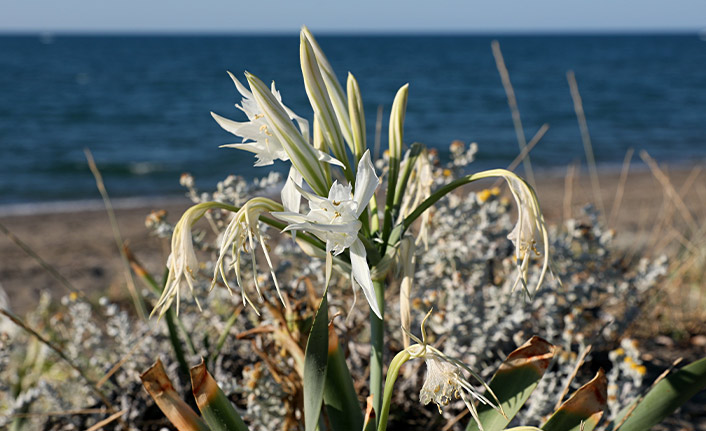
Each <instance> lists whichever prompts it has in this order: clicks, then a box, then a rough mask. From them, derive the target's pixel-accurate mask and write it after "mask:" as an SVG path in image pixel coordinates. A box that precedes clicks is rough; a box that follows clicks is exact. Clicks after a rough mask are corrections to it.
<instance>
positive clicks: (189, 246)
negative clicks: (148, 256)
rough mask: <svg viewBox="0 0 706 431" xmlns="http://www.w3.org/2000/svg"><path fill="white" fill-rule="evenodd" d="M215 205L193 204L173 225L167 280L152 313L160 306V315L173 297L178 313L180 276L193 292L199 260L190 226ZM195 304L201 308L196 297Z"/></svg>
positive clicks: (208, 203) (211, 203)
mask: <svg viewBox="0 0 706 431" xmlns="http://www.w3.org/2000/svg"><path fill="white" fill-rule="evenodd" d="M216 205H217V204H216V203H214V202H207V203H202V204H198V205H194V206H192V207H191V208H189V209H188V210H186V211H185V212H184V214H183V215H182V216H181V219H179V222H178V223H177V224H176V226H174V232H173V233H172V252H171V254H170V255H169V257H168V258H167V268H168V269H169V275H168V276H167V282H166V283H165V285H164V290H163V291H162V296H161V297H160V298H159V301H157V305H155V306H154V310H153V311H152V313H153V314H154V312H155V311H157V309H158V308H160V311H159V314H160V316H161V315H162V314H164V313H165V312H166V311H167V310H168V309H169V307H170V306H171V305H172V301H173V300H174V299H175V298H176V303H177V313H179V305H180V295H179V293H180V292H179V291H180V289H179V287H180V285H181V281H182V278H183V279H184V280H186V284H187V285H188V286H189V290H190V291H191V293H192V294H193V292H194V281H195V279H196V277H195V273H196V271H197V270H198V266H199V261H198V259H197V258H196V253H194V244H193V241H192V237H191V226H192V225H193V224H194V223H196V222H197V221H198V220H199V219H200V218H201V217H203V215H204V214H205V213H206V211H207V210H208V209H210V208H212V207H214V206H216ZM196 304H197V305H199V308H201V305H200V304H199V302H198V299H197V300H196Z"/></svg>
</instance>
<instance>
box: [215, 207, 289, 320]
mask: <svg viewBox="0 0 706 431" xmlns="http://www.w3.org/2000/svg"><path fill="white" fill-rule="evenodd" d="M279 209H281V206H280V205H279V204H277V203H276V202H274V201H272V200H270V199H267V198H253V199H251V200H249V201H248V202H246V203H245V205H243V206H242V207H241V208H240V210H238V212H237V213H235V215H234V216H233V218H232V219H231V221H230V223H229V224H228V227H227V228H226V230H225V232H223V236H222V239H221V247H220V252H219V256H218V261H217V262H216V267H215V269H214V272H213V281H212V282H211V289H213V287H214V286H215V284H216V280H217V279H218V275H219V274H220V275H221V278H222V279H223V282H224V283H225V285H226V287H227V288H228V290H229V291H232V289H231V287H230V284H228V279H227V277H226V274H227V272H228V271H227V268H226V266H225V257H226V255H227V254H228V250H229V249H230V250H231V253H232V256H233V259H234V262H233V264H232V266H233V269H234V270H235V277H236V281H237V283H238V287H240V291H241V295H242V297H243V304H245V303H248V304H250V305H251V306H252V307H253V309H255V311H256V312H257V307H255V304H253V302H252V301H251V300H250V297H249V296H248V294H247V292H246V291H245V289H244V287H243V281H242V277H241V272H240V254H241V252H242V251H246V250H247V251H248V252H249V253H250V258H251V262H252V272H253V279H254V282H255V289H256V290H257V294H258V296H259V297H260V298H262V294H261V292H260V284H259V282H258V280H257V278H258V277H257V267H256V257H255V247H256V241H258V242H260V244H262V250H263V252H264V254H265V259H266V260H267V265H268V266H269V267H270V274H271V275H272V281H273V282H274V284H275V289H276V290H277V295H278V296H279V298H280V300H281V301H282V303H284V300H283V299H282V293H281V292H280V288H279V283H278V282H277V277H276V276H275V272H274V268H273V266H272V261H271V259H270V255H269V253H268V251H267V244H266V243H265V239H264V237H263V235H262V232H261V231H260V222H259V218H260V215H261V214H262V213H263V212H265V211H268V212H269V211H274V210H279Z"/></svg>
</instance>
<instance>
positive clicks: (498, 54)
mask: <svg viewBox="0 0 706 431" xmlns="http://www.w3.org/2000/svg"><path fill="white" fill-rule="evenodd" d="M490 47H491V48H492V50H493V57H495V65H496V66H497V68H498V73H500V79H501V80H502V82H503V87H504V88H505V94H506V95H507V104H508V105H509V106H510V112H511V113H512V122H513V124H514V126H515V134H516V135H517V143H518V144H519V146H520V152H522V151H524V150H525V147H527V138H525V131H524V129H523V128H522V119H521V118H520V109H519V108H518V107H517V98H516V97H515V90H514V89H513V88H512V82H510V73H508V71H507V67H506V66H505V59H504V58H503V53H502V51H500V43H499V42H498V41H497V40H494V41H492V42H491V44H490ZM522 164H523V166H524V168H525V175H526V176H527V181H529V183H530V184H531V185H532V186H533V187H534V185H535V184H536V183H535V182H534V173H533V172H532V163H531V162H530V158H529V157H526V158H524V159H523V161H522Z"/></svg>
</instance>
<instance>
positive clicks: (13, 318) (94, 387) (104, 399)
mask: <svg viewBox="0 0 706 431" xmlns="http://www.w3.org/2000/svg"><path fill="white" fill-rule="evenodd" d="M0 314H2V315H4V316H5V317H7V318H8V319H10V320H11V321H12V323H14V324H15V325H17V326H19V327H20V328H22V329H23V330H24V331H25V332H27V333H29V334H31V335H32V336H34V337H35V338H36V339H37V340H39V341H40V342H41V343H42V344H44V345H45V346H47V347H48V348H49V349H51V350H52V351H53V352H54V353H56V354H57V355H59V357H60V358H61V359H63V360H64V362H66V363H67V364H68V365H69V366H70V367H71V368H73V369H74V370H75V371H76V372H77V373H78V374H79V376H81V378H82V379H83V380H84V381H85V382H86V383H87V384H88V386H89V387H90V388H91V389H92V390H93V392H94V393H95V394H96V395H97V396H98V398H100V400H101V401H102V402H103V404H105V406H106V407H108V409H110V411H111V412H114V411H115V408H114V407H113V405H112V404H111V402H110V401H109V400H108V397H107V396H106V395H105V394H104V393H103V391H101V390H100V389H99V388H98V386H97V385H96V383H95V382H94V381H93V379H91V378H90V377H88V375H86V373H84V371H83V370H82V369H81V368H80V367H78V366H77V365H76V364H74V362H73V361H72V360H71V359H70V358H69V357H68V356H66V354H65V353H64V352H63V351H62V350H61V349H60V348H58V347H56V346H55V345H54V344H52V343H51V342H50V341H49V340H47V339H46V338H44V337H43V336H42V335H40V334H39V333H38V332H37V331H35V330H34V329H32V328H30V327H29V326H27V325H26V324H25V323H24V322H23V321H22V319H20V318H19V317H17V316H15V315H14V314H13V313H12V312H10V311H7V310H3V309H2V308H0Z"/></svg>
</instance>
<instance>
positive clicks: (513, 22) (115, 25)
mask: <svg viewBox="0 0 706 431" xmlns="http://www.w3.org/2000/svg"><path fill="white" fill-rule="evenodd" d="M303 24H306V25H308V26H309V27H310V28H311V29H312V30H313V31H316V32H317V33H322V32H498V31H500V32H507V31H519V32H537V31H539V32H545V31H548V32H556V31H567V30H568V31H611V32H614V31H625V32H634V31H638V32H639V31H655V30H656V31H697V30H701V29H703V28H705V27H706V1H705V0H673V1H666V0H582V1H579V0H535V1H532V0H485V1H479V0H406V1H405V0H354V1H341V0H288V1H282V0H277V1H272V0H271V1H265V0H249V1H242V0H200V1H197V0H1V1H0V32H17V31H20V32H25V31H29V32H35V31H60V32H75V31H76V32H169V33H174V32H218V33H242V32H247V33H251V32H265V33H270V32H284V33H294V32H297V31H298V29H299V27H300V26H301V25H303Z"/></svg>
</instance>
